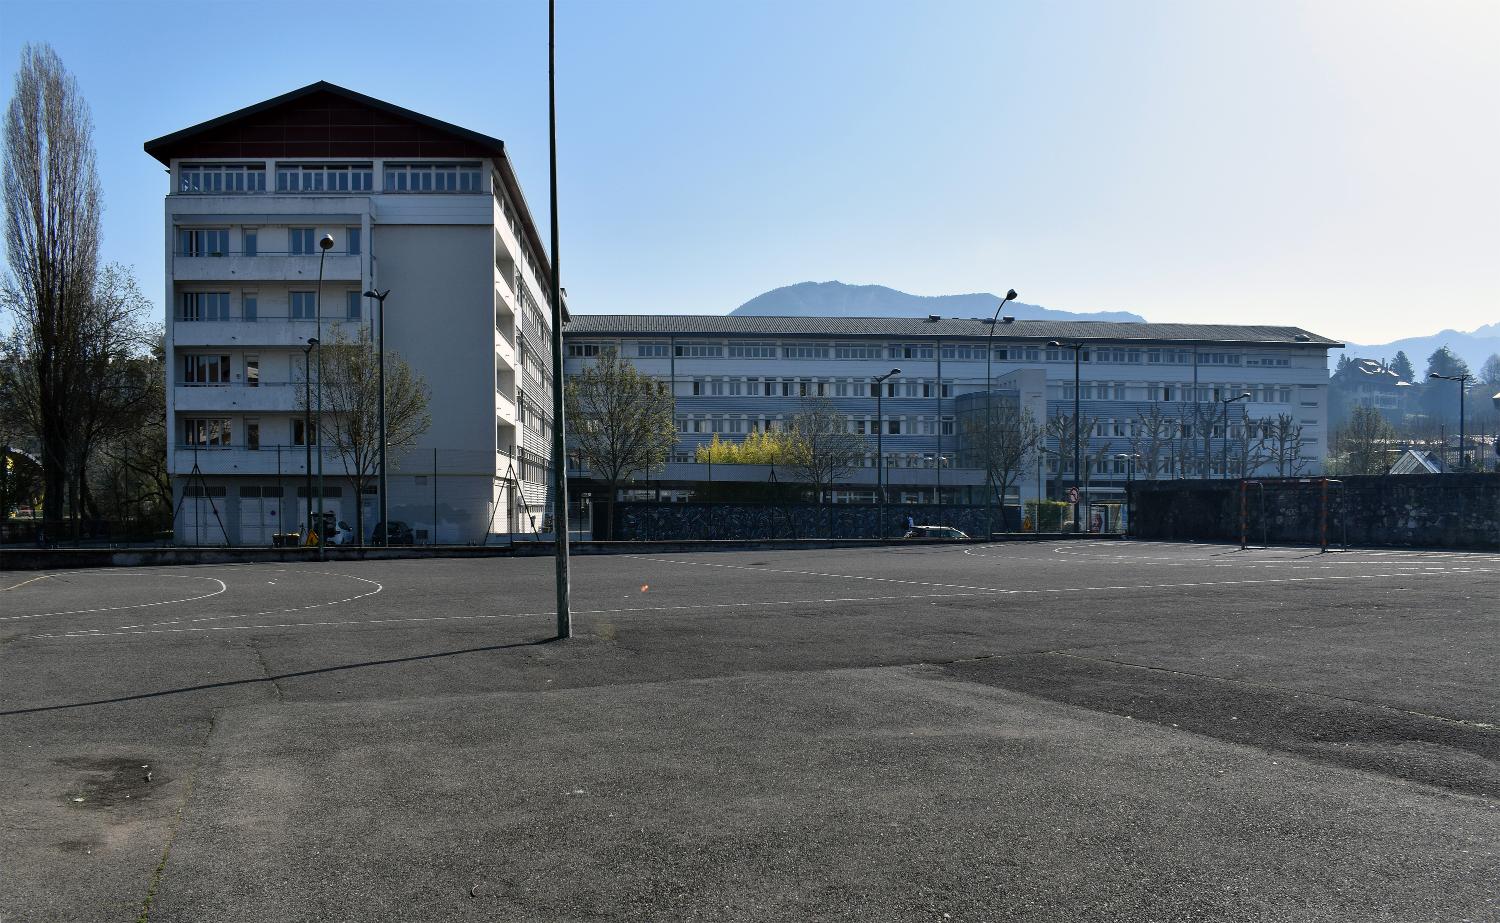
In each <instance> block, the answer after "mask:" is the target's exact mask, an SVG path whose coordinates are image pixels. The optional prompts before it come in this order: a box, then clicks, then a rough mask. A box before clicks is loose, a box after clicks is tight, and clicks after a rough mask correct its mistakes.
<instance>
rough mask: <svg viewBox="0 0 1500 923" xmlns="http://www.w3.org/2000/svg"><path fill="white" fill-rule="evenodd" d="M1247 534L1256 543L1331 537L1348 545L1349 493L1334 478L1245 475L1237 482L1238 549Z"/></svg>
mask: <svg viewBox="0 0 1500 923" xmlns="http://www.w3.org/2000/svg"><path fill="white" fill-rule="evenodd" d="M1252 532H1258V533H1259V535H1260V547H1262V548H1265V547H1268V546H1269V545H1270V543H1271V539H1272V538H1273V537H1274V538H1275V539H1276V540H1277V541H1281V542H1292V543H1304V542H1311V543H1312V544H1316V545H1317V546H1318V548H1319V550H1320V551H1324V552H1326V551H1327V550H1328V547H1329V544H1330V542H1331V541H1335V540H1336V541H1337V542H1338V544H1339V546H1340V547H1341V548H1342V549H1343V550H1345V551H1347V550H1348V549H1349V495H1348V492H1347V490H1346V488H1345V485H1344V482H1343V481H1341V480H1339V479H1338V478H1249V479H1245V480H1242V481H1240V549H1241V550H1244V549H1246V548H1248V547H1250V536H1251V534H1252Z"/></svg>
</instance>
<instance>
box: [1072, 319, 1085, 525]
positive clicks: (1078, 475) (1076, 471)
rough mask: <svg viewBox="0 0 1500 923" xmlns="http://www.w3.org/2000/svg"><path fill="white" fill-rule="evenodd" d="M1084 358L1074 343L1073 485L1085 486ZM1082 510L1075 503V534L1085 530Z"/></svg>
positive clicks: (1079, 346)
mask: <svg viewBox="0 0 1500 923" xmlns="http://www.w3.org/2000/svg"><path fill="white" fill-rule="evenodd" d="M1082 359H1083V344H1082V343H1075V344H1073V486H1074V487H1082V486H1083V482H1082V478H1083V439H1082V437H1081V436H1080V435H1079V433H1078V424H1079V422H1080V419H1081V418H1080V409H1079V408H1080V404H1079V398H1080V397H1081V396H1082V395H1081V393H1080V392H1081V391H1082V388H1081V387H1080V385H1081V382H1080V380H1079V375H1080V372H1081V370H1080V369H1079V365H1078V364H1079V362H1081V361H1082ZM1078 499H1079V502H1080V503H1081V502H1082V501H1083V497H1082V495H1080V496H1079V498H1078ZM1080 511H1081V507H1080V506H1079V505H1078V503H1075V504H1073V532H1074V533H1075V534H1076V533H1078V532H1081V531H1083V530H1082V529H1080V528H1079V526H1080V525H1081V523H1079V521H1078V514H1079V512H1080Z"/></svg>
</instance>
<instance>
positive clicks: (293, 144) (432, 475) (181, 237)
mask: <svg viewBox="0 0 1500 923" xmlns="http://www.w3.org/2000/svg"><path fill="white" fill-rule="evenodd" d="M145 147H146V152H147V153H149V154H150V155H151V156H153V157H155V158H156V159H157V160H159V161H161V163H162V164H164V165H165V166H166V168H167V171H168V173H169V183H170V188H169V192H168V194H167V197H166V221H165V224H166V241H165V257H166V278H167V297H168V299H169V306H168V309H167V312H166V313H167V318H166V362H167V364H168V373H167V374H168V376H169V378H168V390H167V393H168V406H167V426H168V432H169V433H170V435H169V438H168V443H169V444H168V468H169V470H170V471H171V473H172V478H173V485H174V492H175V496H176V498H177V501H178V506H179V513H178V517H177V521H176V535H177V537H178V541H179V543H186V544H195V543H202V544H222V543H224V542H225V541H226V539H227V540H228V541H229V542H232V543H235V544H239V543H247V544H269V543H270V542H271V540H272V535H273V533H276V532H281V531H284V530H296V529H297V528H298V527H299V525H300V523H302V522H304V521H305V517H306V516H307V514H308V506H309V503H308V492H307V479H306V476H307V474H308V466H307V464H306V462H305V459H306V458H307V454H308V448H309V447H308V443H309V442H316V429H317V427H316V424H315V422H314V425H312V426H311V427H309V426H307V425H305V423H304V419H303V418H304V413H303V412H302V411H301V410H300V409H299V408H300V405H299V397H300V396H301V392H303V391H304V388H305V387H307V375H306V370H307V368H308V367H309V365H310V366H311V367H312V369H313V378H314V381H313V382H312V383H311V387H310V390H312V391H314V392H315V391H316V388H317V382H316V380H315V379H316V364H317V359H316V352H315V351H312V350H310V349H309V348H308V340H309V339H310V338H318V339H321V340H322V341H323V342H331V339H332V337H333V336H334V335H335V332H334V328H335V326H339V327H341V329H342V330H343V331H344V333H345V334H346V335H348V336H350V337H351V338H353V337H355V336H357V334H358V332H359V331H360V329H362V328H363V329H365V330H367V331H368V332H369V334H370V335H371V336H372V338H373V337H374V335H375V333H376V329H375V327H374V326H373V324H374V320H375V318H373V317H372V314H374V313H376V306H375V303H374V300H373V299H369V298H365V297H363V295H362V293H363V292H365V291H367V290H370V289H379V290H386V289H389V290H390V293H391V294H390V296H389V298H388V299H387V300H386V302H385V309H384V315H385V317H384V321H385V322H386V325H387V326H386V329H385V346H386V349H387V351H394V352H397V353H400V355H401V356H402V357H403V358H404V359H405V360H406V361H407V362H408V363H409V364H410V365H411V367H412V368H413V370H414V371H415V372H417V373H418V374H419V375H420V376H422V377H423V378H424V379H425V381H426V384H427V387H428V389H429V391H430V401H429V410H430V413H431V427H430V428H429V429H428V431H427V432H426V434H425V435H424V436H423V437H422V438H421V440H420V442H419V443H418V444H417V445H416V446H415V447H414V448H412V449H409V450H406V451H403V452H399V453H394V454H393V456H392V458H391V470H390V473H389V475H388V479H389V484H390V497H389V498H388V501H387V502H388V507H389V509H388V515H389V517H390V519H391V520H393V521H403V522H406V523H408V524H409V525H410V526H411V527H412V528H413V530H414V532H415V537H416V540H417V541H419V542H422V541H441V542H477V541H482V540H484V539H485V538H486V537H487V536H488V535H490V534H494V533H505V532H531V531H533V530H534V529H543V528H546V527H548V525H549V523H550V517H549V515H548V514H549V512H550V510H549V509H548V503H549V490H548V487H547V483H548V473H547V472H548V464H549V463H548V459H549V458H550V445H551V411H550V408H551V393H550V369H551V364H552V355H551V332H550V320H549V319H550V310H549V308H548V304H549V298H548V291H549V287H550V279H549V275H548V273H549V269H548V265H547V262H546V259H545V257H544V253H545V250H544V248H543V246H542V243H541V239H540V237H539V236H538V234H537V231H536V228H535V226H534V224H533V222H532V220H531V215H530V213H529V211H528V210H527V207H526V203H525V200H524V199H523V197H522V194H521V189H520V186H519V185H518V183H517V181H516V176H515V172H514V170H513V169H512V167H511V163H510V161H509V159H508V158H507V156H506V151H505V146H504V144H503V143H502V142H501V141H500V140H498V139H496V138H491V137H488V136H486V135H482V134H478V133H476V132H473V131H469V130H467V129H463V128H459V127H458V126H455V125H450V124H448V123H445V122H441V121H438V120H437V119H433V118H430V117H428V116H425V115H422V114H420V113H416V112H412V111H409V110H406V109H402V108H400V107H398V106H394V105H391V104H390V103H386V102H383V101H381V100H377V99H372V98H370V97H368V96H363V95H361V94H358V93H354V92H352V91H350V90H346V89H343V88H342V87H337V86H334V85H332V84H328V83H322V82H320V83H315V84H312V85H310V86H307V87H303V88H302V89H299V90H295V91H293V92H291V93H287V94H286V95H284V96H279V97H277V98H275V99H271V100H267V101H265V102H262V103H259V104H257V105H254V106H250V107H248V108H245V109H241V110H239V111H236V112H232V113H230V114H228V115H225V116H222V117H220V118H216V119H213V120H212V121H208V122H204V123H202V124H200V125H195V126H193V127H191V128H187V129H184V130H182V131H179V132H176V133H174V134H171V135H167V136H165V137H161V138H157V139H156V140H154V141H150V142H148V143H147V144H146V146H145ZM325 236H329V237H331V238H332V240H333V246H332V247H331V249H328V250H327V252H326V253H322V248H321V246H320V241H321V240H322V239H323V238H324V237H325ZM320 254H321V259H322V266H321V282H320ZM315 402H316V398H314V403H315ZM317 453H318V449H317V447H316V446H314V447H313V448H312V455H313V462H312V470H313V472H316V470H317V468H318V459H317ZM195 469H196V473H195ZM322 471H323V488H322V491H321V496H322V497H323V508H324V509H325V510H327V511H332V512H333V513H334V514H335V515H336V516H337V517H338V518H340V519H343V520H346V521H348V522H349V523H351V524H352V523H353V522H354V521H355V504H356V503H360V504H362V505H363V514H364V528H365V532H366V537H368V535H369V533H370V532H371V531H372V530H373V528H374V526H375V520H376V509H377V506H376V497H375V495H374V494H373V493H371V492H369V491H368V490H367V491H366V494H365V496H363V497H356V496H355V495H354V492H353V487H352V485H351V483H350V481H349V480H348V479H347V478H346V477H345V476H344V473H345V468H344V460H343V459H342V458H341V457H340V456H339V455H338V454H337V453H336V452H335V451H333V450H332V448H331V447H328V448H326V449H325V450H324V453H323V457H322ZM319 495H320V492H319V490H318V488H317V487H316V485H315V486H314V488H313V491H312V496H313V497H314V498H316V497H318V496H319ZM314 505H316V504H314ZM220 522H222V524H223V530H222V531H221V528H220Z"/></svg>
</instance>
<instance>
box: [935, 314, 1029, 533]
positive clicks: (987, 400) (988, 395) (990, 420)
mask: <svg viewBox="0 0 1500 923" xmlns="http://www.w3.org/2000/svg"><path fill="white" fill-rule="evenodd" d="M1015 298H1016V290H1015V289H1011V290H1010V291H1008V292H1006V293H1005V297H1004V298H1002V299H1000V304H999V305H997V306H996V307H995V316H994V317H992V318H990V329H989V332H988V333H986V334H985V335H984V420H985V427H986V429H985V435H984V445H985V459H984V467H985V475H984V484H985V490H984V531H985V536H984V537H985V540H986V541H988V540H989V539H990V536H992V535H993V534H994V532H995V522H994V512H993V503H994V495H995V465H994V460H993V459H992V458H991V457H990V453H991V452H992V451H993V448H994V429H995V414H994V411H993V409H992V407H993V405H994V400H995V397H994V385H993V384H991V379H990V364H991V360H992V359H993V358H994V356H995V351H994V350H993V349H991V348H990V341H991V340H992V339H993V338H994V336H995V325H996V324H998V323H1000V312H1001V311H1002V310H1004V308H1005V303H1006V302H1007V301H1014V300H1015ZM939 427H940V428H941V424H939ZM942 463H943V460H942V459H941V458H939V459H938V465H939V467H941V466H942Z"/></svg>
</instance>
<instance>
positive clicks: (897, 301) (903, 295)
mask: <svg viewBox="0 0 1500 923" xmlns="http://www.w3.org/2000/svg"><path fill="white" fill-rule="evenodd" d="M999 304H1000V296H999V295H993V294H990V293H989V292H974V293H971V294H967V295H912V294H909V293H907V292H900V291H897V290H896V289H893V288H887V287H886V286H884V285H847V284H845V283H843V282H798V283H797V284H795V285H784V286H782V287H781V288H775V289H772V290H771V291H769V292H765V293H764V294H760V295H756V296H755V297H754V298H751V299H750V300H749V301H747V302H745V303H744V304H742V305H740V306H739V307H737V308H735V309H734V310H733V311H730V312H729V313H730V314H737V315H741V316H744V315H753V316H760V317H767V316H772V317H819V316H822V317H926V316H927V315H929V314H939V315H942V316H943V317H989V316H990V315H992V314H994V313H995V307H996V306H997V305H999ZM1005 313H1006V315H1007V316H1011V317H1015V318H1018V319H1020V320H1082V321H1091V320H1096V321H1113V322H1115V323H1142V322H1144V321H1145V318H1144V317H1141V316H1140V315H1139V314H1132V313H1130V312H1129V311H1058V310H1055V309H1053V308H1044V307H1041V306H1040V305H1034V304H1025V303H1024V302H1019V301H1013V302H1011V303H1010V304H1007V305H1006V306H1005Z"/></svg>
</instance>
